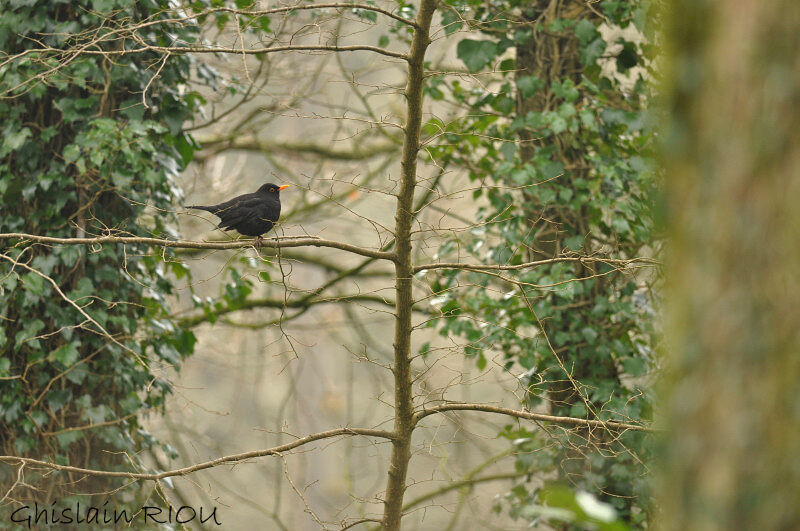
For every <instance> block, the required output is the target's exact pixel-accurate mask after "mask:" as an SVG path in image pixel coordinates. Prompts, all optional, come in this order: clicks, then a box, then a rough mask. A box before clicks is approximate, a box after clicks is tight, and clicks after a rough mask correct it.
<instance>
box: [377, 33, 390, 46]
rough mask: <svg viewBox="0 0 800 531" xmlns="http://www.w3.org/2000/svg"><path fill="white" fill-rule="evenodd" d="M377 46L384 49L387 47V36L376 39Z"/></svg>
mask: <svg viewBox="0 0 800 531" xmlns="http://www.w3.org/2000/svg"><path fill="white" fill-rule="evenodd" d="M378 46H380V47H381V48H385V47H386V46H389V36H388V35H381V36H380V37H379V38H378Z"/></svg>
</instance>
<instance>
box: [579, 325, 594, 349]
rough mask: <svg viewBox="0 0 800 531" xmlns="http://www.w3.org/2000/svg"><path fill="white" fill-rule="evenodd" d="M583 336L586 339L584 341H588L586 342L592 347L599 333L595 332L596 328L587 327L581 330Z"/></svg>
mask: <svg viewBox="0 0 800 531" xmlns="http://www.w3.org/2000/svg"><path fill="white" fill-rule="evenodd" d="M581 335H582V336H583V337H584V339H586V341H587V342H588V343H589V344H590V345H594V344H595V342H596V341H597V336H598V334H597V331H595V329H594V328H591V327H588V326H587V327H585V328H583V329H581Z"/></svg>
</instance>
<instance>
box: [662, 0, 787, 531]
mask: <svg viewBox="0 0 800 531" xmlns="http://www.w3.org/2000/svg"><path fill="white" fill-rule="evenodd" d="M672 9H673V11H672V13H671V15H672V17H671V21H670V24H669V25H668V26H667V28H668V29H667V37H668V41H669V42H670V44H671V46H672V48H671V50H670V56H671V63H668V64H669V66H670V67H671V71H670V72H668V75H667V79H668V80H669V81H668V84H667V92H668V93H669V94H668V95H669V102H670V108H669V115H670V117H671V119H670V123H669V126H668V127H667V128H666V129H665V131H664V135H663V136H664V148H665V152H664V161H665V165H666V170H667V173H666V186H667V190H666V194H667V207H668V210H667V227H668V230H669V236H670V237H671V249H670V256H669V265H668V296H669V308H668V321H667V339H668V350H669V354H670V359H669V362H670V364H671V371H672V375H671V378H670V383H669V389H668V393H667V396H666V403H665V413H666V422H667V425H668V428H669V431H668V436H667V441H666V452H665V463H664V467H663V471H662V480H663V481H662V484H661V493H660V496H659V497H658V499H659V501H660V503H661V506H662V507H661V518H662V526H663V527H664V528H666V529H682V530H683V529H800V465H798V455H800V399H799V398H798V385H799V384H798V382H800V323H798V315H799V314H798V308H799V307H798V304H800V273H798V272H800V205H798V199H800V137H798V130H800V52H799V51H800V10H798V5H797V3H796V1H795V0H782V1H775V2H759V1H756V0H738V1H735V2H695V1H689V0H674V1H673V2H672Z"/></svg>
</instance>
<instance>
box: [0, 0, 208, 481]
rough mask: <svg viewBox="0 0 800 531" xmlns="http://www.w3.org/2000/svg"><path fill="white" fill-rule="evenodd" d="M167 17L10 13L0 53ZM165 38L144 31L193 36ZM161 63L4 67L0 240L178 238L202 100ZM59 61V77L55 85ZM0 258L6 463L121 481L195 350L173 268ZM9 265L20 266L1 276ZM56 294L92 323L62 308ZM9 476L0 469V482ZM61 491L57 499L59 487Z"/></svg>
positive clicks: (0, 26)
mask: <svg viewBox="0 0 800 531" xmlns="http://www.w3.org/2000/svg"><path fill="white" fill-rule="evenodd" d="M165 5H166V2H150V1H146V2H130V1H124V0H120V1H115V0H104V1H89V0H84V1H80V2H50V1H38V2H29V1H28V2H20V1H12V2H10V4H9V5H8V6H7V8H5V9H4V11H3V13H2V16H0V48H2V49H3V50H4V51H5V52H6V53H8V54H15V53H19V52H22V51H24V50H25V49H27V47H29V46H30V42H31V41H30V40H29V39H44V40H42V41H41V44H42V45H44V46H49V47H53V48H56V49H58V48H64V49H67V48H69V47H71V46H74V45H76V44H80V43H81V42H82V41H84V40H87V39H89V38H91V37H93V36H94V31H95V29H96V28H98V27H100V26H105V28H106V29H105V31H113V29H114V28H115V27H116V26H118V25H122V24H128V23H132V22H133V23H135V22H137V21H141V20H143V19H146V18H147V17H149V16H151V15H153V14H157V13H158V12H160V11H161V10H162V9H163V8H164V7H165ZM156 16H160V15H156ZM167 29H168V28H165V27H163V26H153V27H151V28H150V29H149V30H148V31H147V32H144V33H143V35H144V36H145V38H146V39H147V41H148V42H151V43H154V44H158V43H163V42H166V41H167V40H169V39H175V38H180V39H184V40H185V41H187V42H191V41H193V40H195V39H197V37H198V34H199V29H198V28H197V27H194V28H192V27H184V28H173V30H175V31H177V33H175V34H168V33H167ZM41 35H46V36H45V37H41ZM126 45H127V44H126V43H118V42H115V43H112V44H110V45H108V47H107V49H108V50H113V49H114V47H117V49H120V48H124V47H125V46H126ZM159 59H160V56H157V55H155V54H137V55H130V56H127V55H112V56H102V55H94V56H92V55H82V56H78V57H71V58H68V56H67V55H65V56H64V57H61V58H59V59H58V60H49V61H47V60H45V61H41V60H37V58H35V57H32V58H31V59H29V60H24V59H23V60H18V61H13V62H6V64H4V66H3V68H2V72H1V73H0V76H2V84H3V88H4V89H5V90H7V91H8V92H7V93H6V98H4V99H2V100H0V115H1V116H2V117H3V133H2V142H1V143H0V202H2V204H3V214H2V216H0V231H2V232H25V233H34V234H46V235H49V236H54V237H60V236H61V237H64V236H75V235H76V234H77V235H79V236H82V235H112V234H114V235H120V234H125V235H139V236H150V235H156V236H171V237H174V236H175V233H174V229H173V228H172V227H173V221H174V220H173V217H172V214H171V208H172V205H173V204H174V203H175V202H176V201H177V200H178V199H180V197H181V192H180V190H179V189H178V188H177V187H176V186H175V183H174V182H173V179H174V177H175V176H176V175H177V173H178V172H179V171H180V170H181V169H182V168H184V167H185V165H186V163H187V162H188V161H190V160H191V158H192V153H193V149H194V148H193V146H194V144H193V142H192V140H191V138H190V137H189V136H188V135H187V134H184V133H183V132H182V131H181V127H182V124H183V122H184V121H185V120H187V119H188V118H190V117H191V116H192V113H193V112H194V111H195V110H196V108H197V105H198V101H199V97H198V95H197V94H196V93H192V92H188V91H187V90H186V83H187V81H188V79H189V77H190V68H191V66H192V59H191V58H190V57H188V56H182V57H175V58H173V59H172V60H171V61H169V62H167V63H164V64H159V63H158V60H159ZM58 61H61V62H63V64H61V65H59V68H58V69H55V68H54V67H55V66H56V65H58ZM49 69H53V71H52V72H50V71H49ZM156 69H158V75H156ZM45 75H46V76H47V77H46V78H44V76H45ZM37 76H38V77H37ZM40 78H43V79H44V81H45V82H43V83H40V82H37V80H39V79H40ZM2 252H3V254H4V257H3V259H4V260H5V261H6V262H7V263H5V264H4V275H3V278H2V283H0V307H2V308H3V316H2V319H3V326H2V328H0V349H2V356H1V357H0V377H1V376H6V377H8V375H14V376H13V377H11V378H7V379H6V380H5V381H3V382H2V391H1V392H0V448H2V449H0V451H2V453H4V454H7V455H21V456H30V457H44V456H46V457H47V458H48V459H50V460H53V461H55V462H58V463H73V464H74V463H81V464H82V465H84V466H87V467H97V468H107V469H118V468H121V467H128V466H129V465H130V463H129V460H130V459H133V460H138V459H139V458H138V457H137V455H138V454H139V452H140V451H141V450H142V449H143V448H147V447H148V446H149V445H151V444H153V443H154V442H155V441H154V440H153V439H152V437H151V436H150V435H149V434H148V433H147V432H146V431H144V430H143V429H142V427H141V423H140V418H141V414H142V413H145V412H148V411H151V410H158V409H160V408H161V407H162V406H163V405H164V400H165V397H166V395H167V394H168V393H169V392H170V385H169V384H168V383H167V381H166V379H165V378H164V375H165V374H166V371H168V370H170V369H175V370H177V369H179V368H180V364H181V362H182V361H183V359H184V358H185V357H186V356H188V355H190V354H191V353H192V351H193V348H194V345H195V337H194V334H193V333H192V332H191V331H190V330H185V329H182V328H181V327H180V326H178V325H177V324H176V323H175V322H174V321H173V320H172V319H170V317H169V314H170V312H169V307H168V306H167V302H166V297H167V296H168V295H170V294H171V293H172V285H171V281H170V280H169V279H168V277H167V275H166V274H165V272H166V270H167V269H168V268H169V267H170V260H171V257H172V252H170V251H166V253H165V255H164V256H162V257H155V256H152V255H150V254H149V253H147V252H145V248H144V247H143V246H137V245H128V246H117V245H102V246H101V245H98V246H91V247H89V246H87V247H82V246H80V247H79V246H64V247H51V246H45V245H39V246H33V247H20V248H19V250H17V249H15V248H14V247H11V248H4V250H3V251H2ZM8 262H11V263H13V262H18V263H17V264H15V265H14V266H13V267H10V268H9V267H8V266H9V265H11V264H9V263H8ZM26 265H29V266H30V267H31V268H33V269H30V268H28V267H26ZM34 270H35V271H34ZM59 289H60V290H61V291H62V292H63V295H64V296H65V297H68V298H69V299H71V300H72V301H74V302H75V303H77V305H79V306H80V307H81V308H82V309H84V310H86V311H87V312H90V314H91V318H92V320H89V319H88V318H87V314H86V313H84V312H81V311H79V310H78V309H77V308H75V307H72V306H70V305H67V304H65V303H64V298H63V297H62V295H61V294H60V293H59V292H58V290H59ZM103 423H105V424H106V425H105V426H101V427H95V428H93V429H81V427H82V426H89V425H97V424H103ZM15 474H16V471H15V470H13V469H11V468H7V467H3V468H2V469H0V482H2V483H7V482H9V481H10V480H11V478H13V477H14V475H15ZM55 479H56V481H55V482H51V484H55V483H57V482H59V480H60V479H61V478H59V477H58V475H56V478H55Z"/></svg>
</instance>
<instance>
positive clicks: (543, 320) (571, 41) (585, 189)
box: [426, 1, 657, 523]
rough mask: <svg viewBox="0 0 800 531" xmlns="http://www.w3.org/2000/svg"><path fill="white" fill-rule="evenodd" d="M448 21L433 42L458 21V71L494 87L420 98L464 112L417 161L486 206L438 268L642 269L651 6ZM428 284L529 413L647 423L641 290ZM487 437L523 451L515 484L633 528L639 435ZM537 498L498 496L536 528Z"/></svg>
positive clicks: (624, 283)
mask: <svg viewBox="0 0 800 531" xmlns="http://www.w3.org/2000/svg"><path fill="white" fill-rule="evenodd" d="M448 5H449V6H450V7H449V8H448V9H445V10H444V13H443V18H444V23H445V31H446V32H450V33H452V32H455V31H457V30H459V29H462V27H463V26H464V24H465V23H464V22H463V21H469V24H470V25H471V26H472V27H473V28H475V29H476V30H479V31H480V32H481V33H482V34H483V36H482V37H481V38H475V37H469V38H463V39H461V40H460V41H459V42H458V45H457V54H458V57H459V58H460V59H461V60H462V61H463V63H464V65H465V66H466V67H467V69H468V70H469V71H470V72H473V73H478V74H479V73H481V72H494V73H495V75H494V76H492V77H482V78H481V79H482V80H484V83H483V84H482V85H477V86H475V85H472V86H467V87H465V85H464V83H463V81H461V80H459V79H453V78H452V77H448V76H439V77H436V76H434V77H432V79H431V82H430V83H429V88H428V92H429V95H430V96H431V97H432V98H433V99H437V100H445V101H447V102H448V103H450V104H451V105H453V106H456V107H458V108H461V109H464V111H465V112H463V115H462V116H457V115H456V116H455V117H453V119H452V120H450V121H447V122H446V123H445V122H442V121H441V120H432V121H431V122H428V124H427V125H426V127H427V128H428V131H429V132H430V133H432V134H433V133H440V135H438V136H437V137H436V138H437V139H436V142H434V143H433V144H432V145H431V147H429V148H428V151H429V153H430V155H431V158H432V159H433V160H435V161H436V162H437V163H438V164H440V165H442V166H445V167H458V168H463V169H465V170H467V171H468V173H469V177H470V179H471V181H472V182H473V183H474V186H475V189H474V193H473V196H474V197H475V198H481V197H486V198H487V199H488V200H489V205H488V206H486V207H482V208H481V209H480V210H479V217H478V221H479V222H480V225H479V226H477V227H475V228H474V229H473V230H472V231H470V232H469V233H465V234H460V235H458V237H456V238H452V239H450V240H449V241H446V242H445V243H444V245H443V246H442V247H441V248H440V250H439V254H440V256H442V257H448V258H450V259H454V258H463V257H465V256H469V257H471V258H475V259H477V260H480V261H483V262H484V263H503V264H523V263H526V262H532V261H537V260H547V259H550V258H555V257H559V256H575V257H579V256H584V257H587V256H588V257H609V256H610V257H614V258H634V257H638V256H643V255H644V256H646V255H647V254H650V253H652V252H653V249H654V248H655V247H656V243H655V242H656V239H655V235H654V232H653V219H652V209H651V207H652V203H653V198H654V193H655V189H656V188H655V186H656V175H657V173H656V171H655V164H654V160H653V130H652V127H650V126H648V122H647V120H646V119H645V111H646V109H647V107H648V104H649V101H650V95H651V82H652V74H653V72H652V70H651V62H652V60H653V49H654V48H653V46H652V44H651V43H652V42H653V39H654V32H653V25H654V23H655V19H654V18H653V17H654V15H655V13H654V12H652V11H653V10H652V9H651V3H650V2H648V1H642V2H630V1H625V2H621V1H604V2H598V3H596V4H595V6H594V7H592V6H589V5H587V4H586V3H584V2H577V1H576V2H556V3H553V2H549V1H535V2H528V1H525V2H514V1H511V2H493V3H491V4H486V3H483V2H449V3H448ZM512 52H513V53H512ZM484 76H485V74H484ZM428 279H429V281H431V282H432V284H431V288H432V290H433V291H434V292H435V293H438V294H439V296H438V297H437V303H438V304H440V305H441V310H442V311H443V312H444V313H445V314H446V315H447V316H448V317H447V318H446V319H444V320H443V321H442V322H441V323H440V326H439V331H440V332H441V333H442V334H445V335H446V334H457V335H460V336H463V337H464V338H465V339H466V340H467V342H468V343H467V345H466V346H465V349H464V353H465V355H466V356H468V357H470V358H474V359H475V360H476V363H477V365H478V367H480V368H483V367H485V366H486V364H487V357H489V356H490V355H489V352H491V353H492V354H495V353H500V354H501V355H502V356H503V358H504V359H505V360H506V368H507V369H509V370H512V371H514V372H515V373H520V372H525V371H527V372H525V374H524V377H523V380H524V383H525V386H526V396H525V402H526V403H527V404H528V405H530V406H531V407H537V406H539V405H540V404H542V403H543V402H544V403H546V404H547V408H548V409H549V410H550V411H551V412H553V413H554V414H557V415H568V416H576V417H587V418H606V419H607V418H632V419H649V418H651V417H652V396H651V395H652V393H651V391H650V387H649V385H648V384H647V383H646V382H647V380H646V379H645V378H644V377H645V375H646V374H647V373H648V371H649V370H650V369H651V368H653V367H654V364H655V357H654V352H653V348H654V342H655V333H654V327H653V319H654V316H655V311H654V298H653V293H652V291H651V289H650V287H651V283H652V282H653V281H654V277H653V275H652V274H649V273H648V274H639V275H631V271H630V270H628V271H621V270H619V268H617V267H615V266H614V265H613V264H607V263H585V262H581V261H576V262H574V263H572V264H570V263H554V264H552V265H549V266H544V267H538V268H535V269H532V270H525V269H521V270H519V271H507V272H503V273H502V275H495V276H487V275H483V274H478V273H469V272H463V271H450V272H447V273H445V274H441V275H429V276H428ZM532 330H533V332H532ZM520 368H521V369H520ZM501 435H503V436H505V437H508V438H509V439H510V440H511V441H516V444H517V445H518V446H521V448H522V449H527V450H529V451H530V453H527V452H523V453H522V454H520V456H519V457H518V463H517V467H518V468H519V469H521V470H530V471H531V473H534V472H538V473H541V472H542V471H543V470H553V471H555V472H556V473H557V474H558V476H559V477H560V478H561V479H562V480H565V481H568V482H569V483H570V484H572V485H573V486H574V487H576V488H579V489H582V490H585V491H589V492H600V493H602V497H603V498H604V499H605V500H607V501H609V502H610V503H612V504H613V505H614V506H615V507H616V508H618V509H619V510H621V511H622V514H623V515H625V517H626V519H629V520H630V521H631V522H633V523H642V522H644V521H645V520H646V519H647V514H648V513H647V510H648V505H649V501H648V499H649V490H648V487H647V485H648V479H647V474H646V469H647V467H646V466H645V465H644V461H647V460H648V457H647V449H646V448H645V447H644V446H643V444H644V442H645V441H644V437H643V435H642V434H637V433H627V434H625V435H624V436H623V437H621V438H620V439H618V440H613V441H612V440H605V441H602V440H601V441H600V442H596V443H595V444H596V445H597V446H596V448H595V449H591V448H589V447H588V446H590V445H587V434H586V433H582V432H577V433H575V432H564V433H563V434H560V435H558V436H557V439H558V442H557V443H554V442H553V438H552V435H553V434H552V433H551V434H546V435H543V434H542V433H541V432H538V433H537V432H534V431H531V430H527V429H519V428H515V427H513V426H508V427H507V430H506V431H505V432H502V433H501ZM589 438H591V437H589ZM600 439H602V436H601V437H600ZM520 441H523V442H520ZM611 456H613V457H611ZM609 457H611V458H609ZM537 491H538V489H537V488H517V489H514V490H512V492H511V493H509V495H508V496H507V500H508V501H509V503H510V504H511V506H512V507H513V509H512V510H513V511H514V512H515V513H516V514H520V515H526V514H527V515H529V516H530V518H531V519H533V518H536V517H538V516H539V515H538V513H536V512H535V511H530V510H528V511H526V510H525V506H526V505H527V504H529V503H534V502H536V501H537V499H538V500H539V501H541V500H540V499H539V498H538V497H537ZM544 492H546V490H545V491H544Z"/></svg>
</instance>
